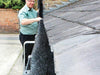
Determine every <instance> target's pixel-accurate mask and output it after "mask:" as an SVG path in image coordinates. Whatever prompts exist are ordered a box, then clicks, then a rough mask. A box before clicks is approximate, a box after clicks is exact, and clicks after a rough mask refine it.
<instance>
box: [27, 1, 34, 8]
mask: <svg viewBox="0 0 100 75" xmlns="http://www.w3.org/2000/svg"><path fill="white" fill-rule="evenodd" d="M34 3H35V0H26V5H27V6H28V7H29V8H33V6H34Z"/></svg>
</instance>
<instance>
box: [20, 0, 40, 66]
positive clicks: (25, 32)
mask: <svg viewBox="0 0 100 75" xmlns="http://www.w3.org/2000/svg"><path fill="white" fill-rule="evenodd" d="M25 2H26V4H25V6H24V7H23V8H22V9H21V10H20V11H19V14H18V18H19V21H20V35H19V39H20V42H21V44H22V46H23V45H24V42H25V41H34V39H35V35H36V33H37V28H38V23H37V22H38V21H40V20H41V18H40V17H37V12H36V11H35V10H34V9H33V6H34V3H35V1H34V0H25ZM32 48H33V46H32V45H29V46H28V47H27V49H25V52H27V53H25V60H26V61H25V65H26V64H27V60H28V55H29V54H31V52H32Z"/></svg>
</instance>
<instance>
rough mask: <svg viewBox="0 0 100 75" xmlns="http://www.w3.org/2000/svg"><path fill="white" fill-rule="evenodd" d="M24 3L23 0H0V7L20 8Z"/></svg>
mask: <svg viewBox="0 0 100 75" xmlns="http://www.w3.org/2000/svg"><path fill="white" fill-rule="evenodd" d="M24 4H25V2H24V1H22V0H0V8H12V9H20V8H22V7H23V5H24Z"/></svg>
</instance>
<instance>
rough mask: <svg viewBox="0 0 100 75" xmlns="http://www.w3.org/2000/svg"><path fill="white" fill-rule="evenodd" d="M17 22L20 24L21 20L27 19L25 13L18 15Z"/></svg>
mask: <svg viewBox="0 0 100 75" xmlns="http://www.w3.org/2000/svg"><path fill="white" fill-rule="evenodd" d="M18 18H19V21H20V22H21V21H22V20H23V19H25V18H27V13H25V12H22V13H19V14H18Z"/></svg>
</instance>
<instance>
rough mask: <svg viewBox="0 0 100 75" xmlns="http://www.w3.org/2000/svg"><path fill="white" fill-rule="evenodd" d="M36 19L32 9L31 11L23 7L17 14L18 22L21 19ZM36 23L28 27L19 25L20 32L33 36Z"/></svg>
mask: <svg viewBox="0 0 100 75" xmlns="http://www.w3.org/2000/svg"><path fill="white" fill-rule="evenodd" d="M36 17H37V12H36V11H35V10H34V9H33V8H32V9H31V10H30V9H29V8H28V7H27V5H25V6H24V7H23V8H22V9H21V10H20V11H19V14H18V18H19V21H20V22H21V21H22V20H23V19H25V18H26V19H32V18H36ZM37 28H38V23H37V22H34V23H32V24H28V25H21V23H20V32H21V33H22V34H24V35H34V34H36V33H37Z"/></svg>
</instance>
